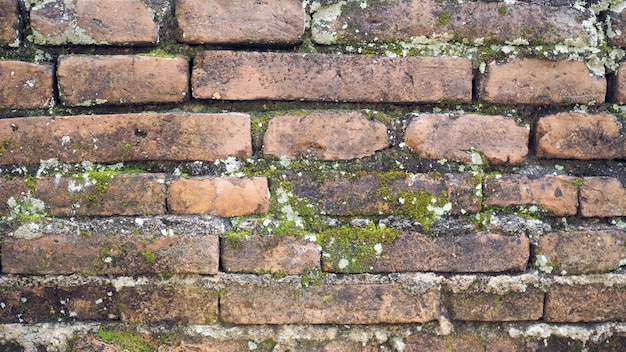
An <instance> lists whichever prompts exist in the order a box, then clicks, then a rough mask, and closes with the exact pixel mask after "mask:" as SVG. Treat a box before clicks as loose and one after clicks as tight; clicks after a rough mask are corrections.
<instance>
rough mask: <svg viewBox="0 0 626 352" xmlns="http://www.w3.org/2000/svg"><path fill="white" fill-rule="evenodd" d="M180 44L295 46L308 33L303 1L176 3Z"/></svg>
mask: <svg viewBox="0 0 626 352" xmlns="http://www.w3.org/2000/svg"><path fill="white" fill-rule="evenodd" d="M176 19H177V21H178V40H179V41H182V42H185V43H195V44H202V43H209V44H242V43H243V44H283V45H284V44H293V43H296V42H297V41H298V40H299V39H300V36H301V35H302V34H303V33H304V8H303V6H302V2H301V1H299V0H261V1H254V2H252V1H244V0H235V1H228V2H224V1H219V0H210V1H203V0H181V1H177V2H176Z"/></svg>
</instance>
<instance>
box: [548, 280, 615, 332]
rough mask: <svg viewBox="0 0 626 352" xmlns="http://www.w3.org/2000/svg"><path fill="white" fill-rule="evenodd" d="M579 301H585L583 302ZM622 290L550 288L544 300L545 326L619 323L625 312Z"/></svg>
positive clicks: (592, 285)
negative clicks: (558, 323) (547, 324)
mask: <svg viewBox="0 0 626 352" xmlns="http://www.w3.org/2000/svg"><path fill="white" fill-rule="evenodd" d="M580 297H585V300H584V301H581V300H580ZM624 299H626V290H625V289H624V287H619V286H615V287H610V286H605V285H604V284H587V285H575V286H571V285H567V284H565V285H553V286H552V287H551V288H550V292H548V294H547V297H546V308H545V309H546V312H545V319H546V321H548V322H572V323H573V322H592V321H607V320H623V319H624V315H625V314H626V312H625V311H624V305H623V304H622V302H624Z"/></svg>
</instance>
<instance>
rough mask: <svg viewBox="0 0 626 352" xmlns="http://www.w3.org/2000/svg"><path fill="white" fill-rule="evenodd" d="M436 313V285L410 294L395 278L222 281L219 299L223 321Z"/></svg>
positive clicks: (414, 317) (359, 319)
mask: <svg viewBox="0 0 626 352" xmlns="http://www.w3.org/2000/svg"><path fill="white" fill-rule="evenodd" d="M438 317H439V291H438V290H436V289H431V290H427V291H425V292H423V293H421V294H416V295H411V294H407V293H406V292H404V290H403V289H402V287H401V286H400V285H398V284H363V285H325V286H313V287H309V288H306V289H297V288H296V287H294V286H293V285H291V284H285V285H280V286H279V285H274V286H265V287H264V286H257V285H237V286H228V287H227V288H226V289H225V290H224V294H223V295H222V298H221V299H220V321H221V322H223V323H227V324H372V323H378V324H380V323H417V322H427V321H431V320H435V319H437V318H438Z"/></svg>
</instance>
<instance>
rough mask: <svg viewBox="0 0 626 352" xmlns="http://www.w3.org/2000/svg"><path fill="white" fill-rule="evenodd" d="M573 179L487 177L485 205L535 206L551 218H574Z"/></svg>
mask: <svg viewBox="0 0 626 352" xmlns="http://www.w3.org/2000/svg"><path fill="white" fill-rule="evenodd" d="M575 181H576V178H574V177H569V176H544V177H541V178H539V179H529V178H528V177H525V176H518V175H509V176H503V177H500V178H498V177H489V178H487V179H486V181H485V188H486V189H485V195H486V197H487V198H486V199H485V201H484V204H485V205H486V206H500V207H510V206H533V205H535V206H537V207H539V208H540V209H541V210H545V211H549V212H552V213H553V214H554V215H576V212H577V210H578V192H577V191H576V184H575Z"/></svg>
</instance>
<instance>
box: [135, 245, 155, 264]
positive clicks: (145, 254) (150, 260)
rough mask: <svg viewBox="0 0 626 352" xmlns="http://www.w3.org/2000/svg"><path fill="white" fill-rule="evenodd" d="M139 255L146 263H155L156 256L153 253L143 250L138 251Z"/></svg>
mask: <svg viewBox="0 0 626 352" xmlns="http://www.w3.org/2000/svg"><path fill="white" fill-rule="evenodd" d="M139 254H141V256H142V257H143V258H144V259H145V260H146V262H148V264H154V262H155V261H156V255H155V254H154V253H153V252H150V251H148V250H145V249H141V250H139Z"/></svg>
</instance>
